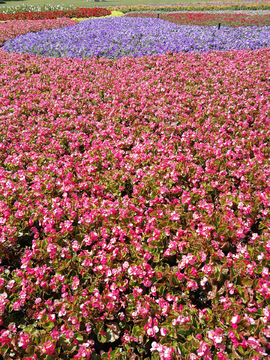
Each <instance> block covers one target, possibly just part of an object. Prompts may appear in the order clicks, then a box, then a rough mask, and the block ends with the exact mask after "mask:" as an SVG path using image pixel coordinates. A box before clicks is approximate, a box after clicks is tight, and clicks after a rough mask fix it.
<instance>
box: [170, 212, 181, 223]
mask: <svg viewBox="0 0 270 360" xmlns="http://www.w3.org/2000/svg"><path fill="white" fill-rule="evenodd" d="M171 220H176V221H180V215H179V214H177V213H176V212H173V213H171Z"/></svg>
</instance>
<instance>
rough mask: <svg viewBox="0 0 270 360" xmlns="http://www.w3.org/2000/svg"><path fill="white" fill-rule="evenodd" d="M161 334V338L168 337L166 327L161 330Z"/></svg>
mask: <svg viewBox="0 0 270 360" xmlns="http://www.w3.org/2000/svg"><path fill="white" fill-rule="evenodd" d="M160 334H161V336H166V334H167V329H166V328H165V327H162V328H161V329H160Z"/></svg>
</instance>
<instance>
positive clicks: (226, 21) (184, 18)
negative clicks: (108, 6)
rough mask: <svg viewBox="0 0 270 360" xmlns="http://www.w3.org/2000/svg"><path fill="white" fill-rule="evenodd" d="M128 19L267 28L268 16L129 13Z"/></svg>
mask: <svg viewBox="0 0 270 360" xmlns="http://www.w3.org/2000/svg"><path fill="white" fill-rule="evenodd" d="M125 16H128V17H152V18H157V17H158V18H159V19H162V20H166V21H170V22H173V23H174V24H179V25H199V26H214V25H218V24H219V23H220V24H221V25H222V26H229V27H244V26H258V27H262V26H269V25H270V14H265V15H247V14H210V13H175V14H163V13H162V14H159V13H158V12H156V13H147V12H142V13H130V14H126V15H125Z"/></svg>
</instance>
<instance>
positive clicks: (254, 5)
mask: <svg viewBox="0 0 270 360" xmlns="http://www.w3.org/2000/svg"><path fill="white" fill-rule="evenodd" d="M108 8H110V9H113V10H119V11H122V12H123V13H128V12H131V11H149V10H151V11H179V10H181V11H199V12H202V11H212V10H214V11H217V10H269V9H270V3H269V0H259V1H258V0H253V1H212V2H211V1H209V2H207V3H205V2H204V3H194V4H187V3H184V4H179V3H178V4H159V5H157V4H153V5H151V4H149V5H120V6H109V7H108Z"/></svg>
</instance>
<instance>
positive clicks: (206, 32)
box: [3, 17, 270, 59]
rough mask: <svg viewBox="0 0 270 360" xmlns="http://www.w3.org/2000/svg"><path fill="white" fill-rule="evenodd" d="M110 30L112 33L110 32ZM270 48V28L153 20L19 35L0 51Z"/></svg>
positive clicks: (70, 53) (72, 53)
mask: <svg viewBox="0 0 270 360" xmlns="http://www.w3.org/2000/svg"><path fill="white" fill-rule="evenodd" d="M111 29H114V31H111ZM267 46H270V35H269V28H268V27H267V26H264V27H255V26H252V27H240V28H236V29H234V28H230V27H222V29H217V27H209V26H206V27H202V26H196V25H192V26H191V25H187V26H181V25H176V24H173V23H171V22H168V21H165V20H160V19H155V18H154V19H153V18H139V17H136V18H130V17H119V18H117V17H112V18H107V19H104V18H103V19H96V20H93V21H92V20H88V21H84V22H82V23H80V24H78V25H77V26H73V27H71V28H69V27H64V28H61V29H55V30H51V31H43V32H36V33H30V34H26V35H22V36H20V37H18V38H16V39H11V40H8V41H7V42H6V43H5V44H4V46H3V49H5V50H6V51H9V52H18V53H28V54H35V55H42V56H50V57H69V58H89V57H94V56H99V57H106V58H109V59H118V58H121V57H126V56H133V57H138V56H145V55H153V54H164V53H166V52H168V51H171V52H186V53H188V52H194V51H196V52H209V51H213V50H218V51H226V50H229V49H234V50H238V49H258V48H265V47H267Z"/></svg>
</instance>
